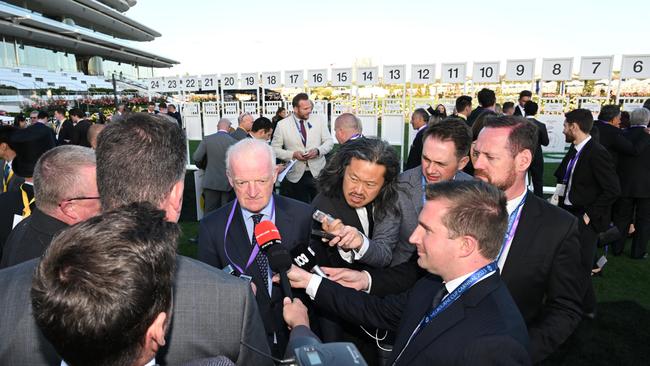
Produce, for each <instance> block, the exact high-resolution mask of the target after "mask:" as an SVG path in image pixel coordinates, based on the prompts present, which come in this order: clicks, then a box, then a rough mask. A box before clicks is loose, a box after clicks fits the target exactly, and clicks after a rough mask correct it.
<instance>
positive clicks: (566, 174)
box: [562, 146, 584, 194]
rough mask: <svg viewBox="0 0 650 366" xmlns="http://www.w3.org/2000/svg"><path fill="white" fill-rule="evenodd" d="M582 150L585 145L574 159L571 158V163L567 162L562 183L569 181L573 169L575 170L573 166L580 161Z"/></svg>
mask: <svg viewBox="0 0 650 366" xmlns="http://www.w3.org/2000/svg"><path fill="white" fill-rule="evenodd" d="M582 150H584V146H583V148H582V149H580V151H578V152H577V153H576V156H574V157H573V159H571V160H569V164H567V166H566V171H565V172H564V177H563V178H562V184H568V183H569V178H570V177H571V171H572V170H573V166H574V165H575V164H576V163H577V162H578V157H579V156H580V153H581V152H582ZM565 194H566V192H565Z"/></svg>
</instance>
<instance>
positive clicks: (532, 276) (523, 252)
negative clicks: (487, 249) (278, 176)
mask: <svg viewBox="0 0 650 366" xmlns="http://www.w3.org/2000/svg"><path fill="white" fill-rule="evenodd" d="M536 142H537V134H536V129H535V127H534V126H533V125H532V123H530V122H527V121H525V120H523V119H521V118H519V117H509V116H504V117H500V118H496V119H490V120H488V121H486V124H485V127H484V128H483V130H482V131H481V133H480V134H479V136H478V139H477V140H476V145H475V147H474V149H473V153H472V159H473V160H474V162H475V165H476V167H477V171H476V172H477V173H476V176H477V177H478V178H479V179H481V180H484V181H487V182H490V183H492V184H493V185H495V186H497V187H498V188H499V189H501V190H502V191H504V192H505V194H506V198H507V199H508V203H507V210H508V214H509V215H510V217H511V218H513V219H514V218H516V217H517V215H518V212H519V210H521V215H520V216H519V221H518V224H517V225H516V226H515V225H514V221H513V228H511V229H512V230H514V238H513V239H512V243H510V244H508V245H504V249H503V253H502V254H501V256H500V258H499V261H498V264H499V268H501V274H502V277H503V281H504V282H505V283H506V285H507V286H508V289H509V290H510V293H511V294H512V297H513V298H514V300H515V303H516V304H517V307H518V308H519V311H521V314H522V315H523V317H524V320H525V321H526V325H527V326H528V333H529V334H530V339H531V356H532V359H533V362H534V363H538V362H541V361H542V360H544V359H545V358H546V357H548V356H549V355H550V354H551V353H552V352H553V351H555V350H556V349H557V348H558V347H559V346H560V344H562V343H563V342H564V341H565V340H566V339H567V338H568V337H569V336H570V335H571V333H573V331H574V329H575V328H576V327H577V325H578V323H579V322H580V320H581V315H582V312H581V298H582V293H583V288H584V286H585V283H586V281H587V275H586V273H584V271H582V270H581V267H580V259H581V258H580V244H579V241H578V225H577V220H576V219H575V218H573V217H571V215H570V214H569V213H567V212H566V211H564V210H561V209H559V208H557V207H555V206H553V205H551V204H550V203H548V202H546V201H545V200H543V199H541V198H539V197H537V196H535V195H533V194H531V193H530V192H527V190H526V178H525V177H526V173H527V170H528V168H529V165H530V162H531V160H532V155H533V151H535V146H536ZM513 149H514V150H513ZM522 203H523V206H519V205H520V204H522ZM542 233H543V234H542ZM414 259H417V258H414ZM323 270H324V271H325V272H326V273H327V274H329V275H330V278H331V279H334V280H336V281H337V282H339V283H341V284H344V285H346V286H349V287H353V288H356V289H359V290H366V291H368V290H369V291H370V293H371V294H376V295H378V296H386V295H389V294H395V293H399V292H401V291H405V290H406V289H408V288H410V287H411V286H412V285H413V284H414V283H415V281H417V280H418V279H419V278H421V277H422V276H423V275H424V273H422V272H423V271H421V270H418V266H417V263H416V262H415V261H414V260H411V261H409V262H406V263H403V264H401V265H399V266H396V267H392V268H390V269H385V270H381V269H369V270H367V275H366V274H364V275H363V276H360V275H358V273H355V272H352V271H350V272H347V273H333V271H332V270H329V269H327V268H324V269H323ZM337 272H341V271H337Z"/></svg>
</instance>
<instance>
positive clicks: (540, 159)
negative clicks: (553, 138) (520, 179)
mask: <svg viewBox="0 0 650 366" xmlns="http://www.w3.org/2000/svg"><path fill="white" fill-rule="evenodd" d="M527 120H529V121H530V122H532V123H533V124H534V125H535V126H537V148H536V149H535V154H534V155H533V161H532V162H531V164H530V169H535V170H537V171H538V172H539V173H540V174H543V173H544V153H543V152H542V146H548V144H549V140H548V131H547V130H546V124H544V123H542V122H540V121H538V120H536V119H535V118H532V117H530V118H527Z"/></svg>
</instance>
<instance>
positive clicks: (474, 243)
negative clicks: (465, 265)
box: [459, 235, 478, 258]
mask: <svg viewBox="0 0 650 366" xmlns="http://www.w3.org/2000/svg"><path fill="white" fill-rule="evenodd" d="M475 251H478V240H476V238H475V237H473V236H469V235H464V236H462V237H460V249H459V255H460V257H462V258H464V257H469V256H470V255H472V253H474V252H475Z"/></svg>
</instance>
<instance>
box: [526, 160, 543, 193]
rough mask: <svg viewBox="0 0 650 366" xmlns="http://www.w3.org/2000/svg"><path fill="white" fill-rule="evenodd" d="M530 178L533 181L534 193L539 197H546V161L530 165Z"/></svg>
mask: <svg viewBox="0 0 650 366" xmlns="http://www.w3.org/2000/svg"><path fill="white" fill-rule="evenodd" d="M529 171H530V180H531V182H532V183H533V193H535V196H537V197H542V198H543V197H544V161H543V160H542V165H539V164H535V165H533V166H531V167H530V170H529Z"/></svg>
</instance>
